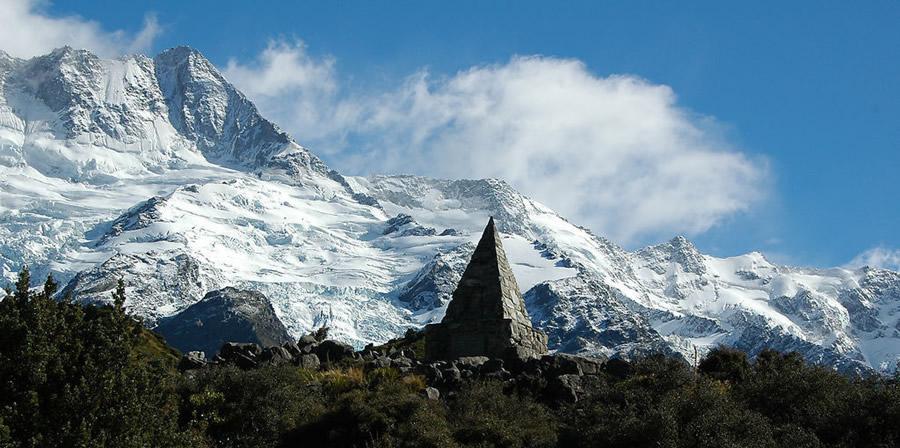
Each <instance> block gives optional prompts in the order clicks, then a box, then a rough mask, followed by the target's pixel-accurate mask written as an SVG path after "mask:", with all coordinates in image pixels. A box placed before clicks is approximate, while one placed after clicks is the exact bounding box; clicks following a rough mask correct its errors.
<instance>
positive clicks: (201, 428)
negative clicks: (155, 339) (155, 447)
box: [180, 365, 327, 447]
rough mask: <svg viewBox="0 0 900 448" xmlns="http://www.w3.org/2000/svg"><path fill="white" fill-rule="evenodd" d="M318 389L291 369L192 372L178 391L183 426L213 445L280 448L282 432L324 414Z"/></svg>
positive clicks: (324, 407) (271, 368)
mask: <svg viewBox="0 0 900 448" xmlns="http://www.w3.org/2000/svg"><path fill="white" fill-rule="evenodd" d="M320 389H321V388H320V387H319V386H318V385H317V384H315V383H310V382H308V381H307V377H305V375H304V372H303V371H301V370H300V369H298V368H296V367H293V366H284V365H280V366H273V365H265V366H262V367H260V368H258V369H253V370H240V369H238V368H235V367H233V366H224V367H217V368H211V369H205V370H199V371H193V372H192V376H191V377H189V378H187V379H186V380H185V381H184V382H183V384H182V386H181V388H180V394H181V397H182V400H181V403H182V423H183V424H184V425H185V426H187V427H190V428H193V429H195V430H196V431H198V432H202V433H205V434H206V436H207V437H208V438H209V439H210V441H211V442H213V444H214V445H215V446H221V447H266V446H277V445H278V444H279V440H280V439H281V437H282V435H283V434H285V433H287V432H288V431H291V430H293V429H294V428H296V427H298V426H300V425H303V424H306V423H308V422H310V421H315V420H316V419H318V418H319V417H320V416H321V415H322V414H323V413H324V412H325V410H326V408H327V405H326V401H325V396H324V395H323V394H322V393H321V391H320Z"/></svg>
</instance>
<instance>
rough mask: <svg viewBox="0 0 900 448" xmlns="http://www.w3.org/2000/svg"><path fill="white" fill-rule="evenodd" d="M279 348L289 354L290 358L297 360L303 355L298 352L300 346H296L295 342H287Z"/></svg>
mask: <svg viewBox="0 0 900 448" xmlns="http://www.w3.org/2000/svg"><path fill="white" fill-rule="evenodd" d="M281 346H282V347H283V348H284V349H285V350H287V352H288V353H290V354H291V357H292V358H297V357H299V356H300V355H302V354H303V352H302V351H300V346H298V345H297V343H296V342H291V341H288V342H285V343H284V344H281Z"/></svg>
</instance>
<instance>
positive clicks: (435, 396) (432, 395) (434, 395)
mask: <svg viewBox="0 0 900 448" xmlns="http://www.w3.org/2000/svg"><path fill="white" fill-rule="evenodd" d="M423 393H424V394H425V398H427V399H429V400H433V401H437V400H440V399H441V391H439V390H437V389H435V388H433V387H426V388H425V390H424V391H423Z"/></svg>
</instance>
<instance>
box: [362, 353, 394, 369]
mask: <svg viewBox="0 0 900 448" xmlns="http://www.w3.org/2000/svg"><path fill="white" fill-rule="evenodd" d="M390 366H391V360H390V358H387V357H384V356H379V357H377V358H374V359H372V360H371V361H367V362H366V363H365V364H364V365H363V368H364V370H365V371H367V372H368V371H370V370H375V369H384V368H387V367H390Z"/></svg>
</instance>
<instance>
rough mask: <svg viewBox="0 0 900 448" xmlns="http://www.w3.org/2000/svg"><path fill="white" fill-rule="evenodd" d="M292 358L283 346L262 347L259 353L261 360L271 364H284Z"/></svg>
mask: <svg viewBox="0 0 900 448" xmlns="http://www.w3.org/2000/svg"><path fill="white" fill-rule="evenodd" d="M293 359H294V357H293V356H291V353H290V352H288V351H287V349H285V348H284V347H266V348H264V349H263V351H262V354H260V355H259V360H260V361H261V362H268V363H271V364H286V363H289V362H291V361H292V360H293Z"/></svg>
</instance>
